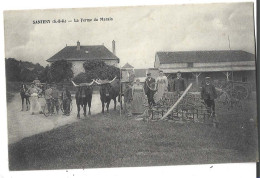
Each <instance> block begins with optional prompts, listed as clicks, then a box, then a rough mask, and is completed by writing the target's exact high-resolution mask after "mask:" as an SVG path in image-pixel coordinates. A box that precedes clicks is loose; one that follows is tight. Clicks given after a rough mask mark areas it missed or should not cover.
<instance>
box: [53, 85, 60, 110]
mask: <svg viewBox="0 0 260 178" xmlns="http://www.w3.org/2000/svg"><path fill="white" fill-rule="evenodd" d="M54 107H55V108H56V112H57V114H59V90H58V89H57V85H56V84H54V85H53V87H52V112H53V113H54Z"/></svg>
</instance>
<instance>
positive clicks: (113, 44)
mask: <svg viewBox="0 0 260 178" xmlns="http://www.w3.org/2000/svg"><path fill="white" fill-rule="evenodd" d="M112 51H113V54H114V55H116V42H115V40H113V41H112Z"/></svg>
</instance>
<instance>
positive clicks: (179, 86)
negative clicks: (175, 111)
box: [172, 71, 186, 93]
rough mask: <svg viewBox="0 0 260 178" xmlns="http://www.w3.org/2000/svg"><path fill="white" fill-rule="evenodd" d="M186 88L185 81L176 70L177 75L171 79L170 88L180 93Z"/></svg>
mask: <svg viewBox="0 0 260 178" xmlns="http://www.w3.org/2000/svg"><path fill="white" fill-rule="evenodd" d="M185 89H186V85H185V81H184V79H183V78H182V77H181V72H180V71H178V72H177V77H176V78H175V79H174V80H173V83H172V90H173V91H174V92H177V93H181V92H183V91H184V90H185Z"/></svg>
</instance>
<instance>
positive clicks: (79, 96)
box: [72, 80, 94, 119]
mask: <svg viewBox="0 0 260 178" xmlns="http://www.w3.org/2000/svg"><path fill="white" fill-rule="evenodd" d="M72 83H73V85H74V86H75V87H77V91H76V95H75V98H76V105H77V111H78V114H77V118H79V119H80V106H81V107H83V111H84V116H85V117H86V116H87V112H86V107H87V105H88V108H89V111H88V114H89V115H91V111H90V108H91V101H92V94H93V87H92V85H93V83H94V80H93V81H92V82H91V83H81V84H79V85H77V84H75V83H74V82H73V81H72Z"/></svg>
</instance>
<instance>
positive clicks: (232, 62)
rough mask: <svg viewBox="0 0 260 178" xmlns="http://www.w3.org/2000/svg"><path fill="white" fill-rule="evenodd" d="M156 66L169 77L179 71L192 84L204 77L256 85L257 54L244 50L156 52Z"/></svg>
mask: <svg viewBox="0 0 260 178" xmlns="http://www.w3.org/2000/svg"><path fill="white" fill-rule="evenodd" d="M154 67H155V68H159V69H160V70H162V71H163V72H164V73H165V74H166V76H168V78H172V77H175V75H176V73H177V72H178V71H181V72H182V76H183V77H184V78H185V79H186V80H187V81H190V82H193V81H196V83H197V84H199V83H200V81H201V79H203V78H204V77H205V76H210V77H211V78H212V79H213V80H234V81H241V82H250V83H252V84H253V85H255V55H254V54H251V53H248V52H245V51H241V50H222V51H176V52H157V53H156V54H155V62H154Z"/></svg>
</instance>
